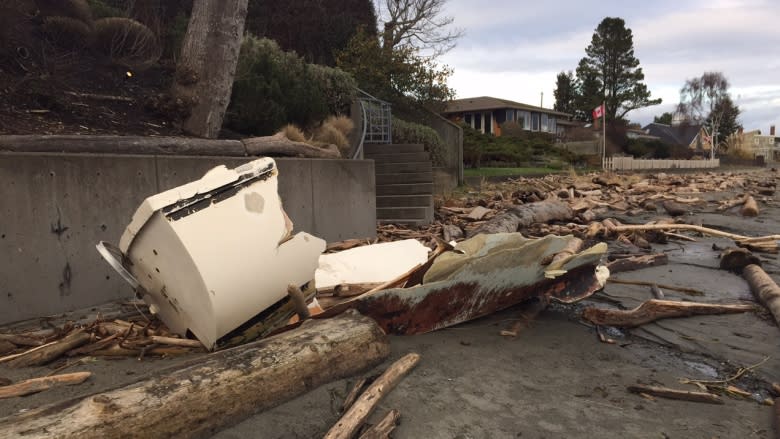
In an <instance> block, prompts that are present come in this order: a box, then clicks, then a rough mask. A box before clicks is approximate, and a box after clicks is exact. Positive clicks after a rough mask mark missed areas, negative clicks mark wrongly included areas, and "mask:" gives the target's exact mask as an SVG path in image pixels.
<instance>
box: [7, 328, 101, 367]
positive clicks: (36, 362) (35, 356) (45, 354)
mask: <svg viewBox="0 0 780 439" xmlns="http://www.w3.org/2000/svg"><path fill="white" fill-rule="evenodd" d="M90 339H91V336H90V335H89V334H87V333H86V332H84V331H82V330H76V331H74V332H73V333H71V334H69V335H68V336H67V337H65V338H63V339H62V340H59V341H58V342H56V343H53V344H51V345H48V346H45V347H44V346H39V347H37V348H33V349H34V350H30V351H28V352H27V353H25V354H23V355H21V356H19V357H17V358H14V359H13V360H11V361H9V362H8V365H9V366H10V367H27V366H40V365H43V364H46V363H48V362H50V361H54V360H56V359H57V358H59V357H60V356H61V355H63V354H64V353H65V352H68V351H69V350H71V349H76V348H77V347H79V346H81V345H84V344H86V343H87V342H89V340H90Z"/></svg>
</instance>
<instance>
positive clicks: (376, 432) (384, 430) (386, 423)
mask: <svg viewBox="0 0 780 439" xmlns="http://www.w3.org/2000/svg"><path fill="white" fill-rule="evenodd" d="M400 418H401V412H399V411H398V410H396V409H392V410H390V411H389V412H387V414H386V415H385V416H384V417H383V418H382V420H381V421H379V422H377V424H376V425H374V426H373V427H371V428H369V429H368V430H366V431H365V433H363V434H361V435H360V438H359V439H389V438H390V433H392V432H393V430H395V427H396V425H398V420H399V419H400Z"/></svg>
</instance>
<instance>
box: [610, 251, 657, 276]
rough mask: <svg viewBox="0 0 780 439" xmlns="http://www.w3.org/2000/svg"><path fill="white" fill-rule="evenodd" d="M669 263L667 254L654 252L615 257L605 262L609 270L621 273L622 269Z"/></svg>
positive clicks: (631, 269)
mask: <svg viewBox="0 0 780 439" xmlns="http://www.w3.org/2000/svg"><path fill="white" fill-rule="evenodd" d="M668 263H669V256H667V254H666V253H656V254H652V255H641V256H631V257H628V258H621V259H616V260H614V261H612V262H610V263H608V264H607V268H609V272H610V273H612V274H614V273H621V272H624V271H633V270H641V269H642V268H648V267H656V266H659V265H666V264H668Z"/></svg>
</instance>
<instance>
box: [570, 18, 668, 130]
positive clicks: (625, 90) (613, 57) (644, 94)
mask: <svg viewBox="0 0 780 439" xmlns="http://www.w3.org/2000/svg"><path fill="white" fill-rule="evenodd" d="M585 54H586V55H587V56H585V57H584V58H582V60H581V61H580V64H579V66H578V67H577V77H578V78H580V80H581V81H582V82H583V90H581V92H582V93H583V95H584V94H585V93H592V90H585V89H584V88H585V85H586V84H585V78H587V80H588V81H593V83H591V84H587V87H588V88H595V87H596V86H598V88H599V89H600V90H599V93H598V95H597V96H593V95H584V96H583V98H584V99H583V100H584V102H586V103H588V102H589V103H591V104H593V103H595V105H594V106H593V108H595V107H596V106H598V105H599V103H600V102H601V101H602V99H603V100H604V102H605V104H606V105H605V107H606V108H605V110H606V115H607V119H608V120H613V121H614V120H616V119H623V118H624V117H625V115H626V114H627V113H628V112H629V111H631V110H636V109H638V108H643V107H648V106H651V105H657V104H660V103H661V99H650V91H649V90H648V89H647V85H645V84H644V83H643V82H642V81H644V79H645V75H644V73H642V68H641V67H639V60H638V59H637V58H636V57H635V56H634V37H633V34H632V33H631V29H628V28H626V23H625V21H623V19H622V18H613V17H607V18H605V19H604V20H602V21H601V23H599V25H598V27H597V28H596V31H595V32H594V33H593V38H592V39H591V43H590V45H589V46H588V47H587V48H586V49H585ZM602 96H603V98H602ZM579 109H580V111H584V112H586V113H589V112H590V109H589V108H583V107H579ZM591 109H592V108H591ZM586 117H590V116H586Z"/></svg>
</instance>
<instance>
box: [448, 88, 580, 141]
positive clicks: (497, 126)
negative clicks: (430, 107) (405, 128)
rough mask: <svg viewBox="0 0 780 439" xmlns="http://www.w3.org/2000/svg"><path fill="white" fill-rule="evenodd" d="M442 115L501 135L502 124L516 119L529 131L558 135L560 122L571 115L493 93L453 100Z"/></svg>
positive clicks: (562, 125)
mask: <svg viewBox="0 0 780 439" xmlns="http://www.w3.org/2000/svg"><path fill="white" fill-rule="evenodd" d="M442 114H443V115H444V117H446V118H448V119H449V120H451V121H453V122H456V123H465V124H466V125H469V126H471V127H472V128H474V129H475V130H477V131H480V132H482V133H485V134H493V135H494V136H500V135H501V125H503V124H504V123H506V122H517V123H518V124H519V125H520V127H521V128H522V129H524V130H526V131H538V132H543V133H550V134H555V135H559V134H561V133H562V132H563V131H564V129H565V128H564V127H565V126H566V124H565V123H563V124H560V125H559V123H558V122H559V121H568V120H569V118H571V114H568V113H562V112H560V111H555V110H551V109H548V108H542V107H535V106H533V105H528V104H522V103H520V102H514V101H510V100H507V99H499V98H493V97H490V96H481V97H477V98H466V99H455V100H452V101H450V102H448V103H447V106H446V108H445V109H444V111H443V112H442Z"/></svg>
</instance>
